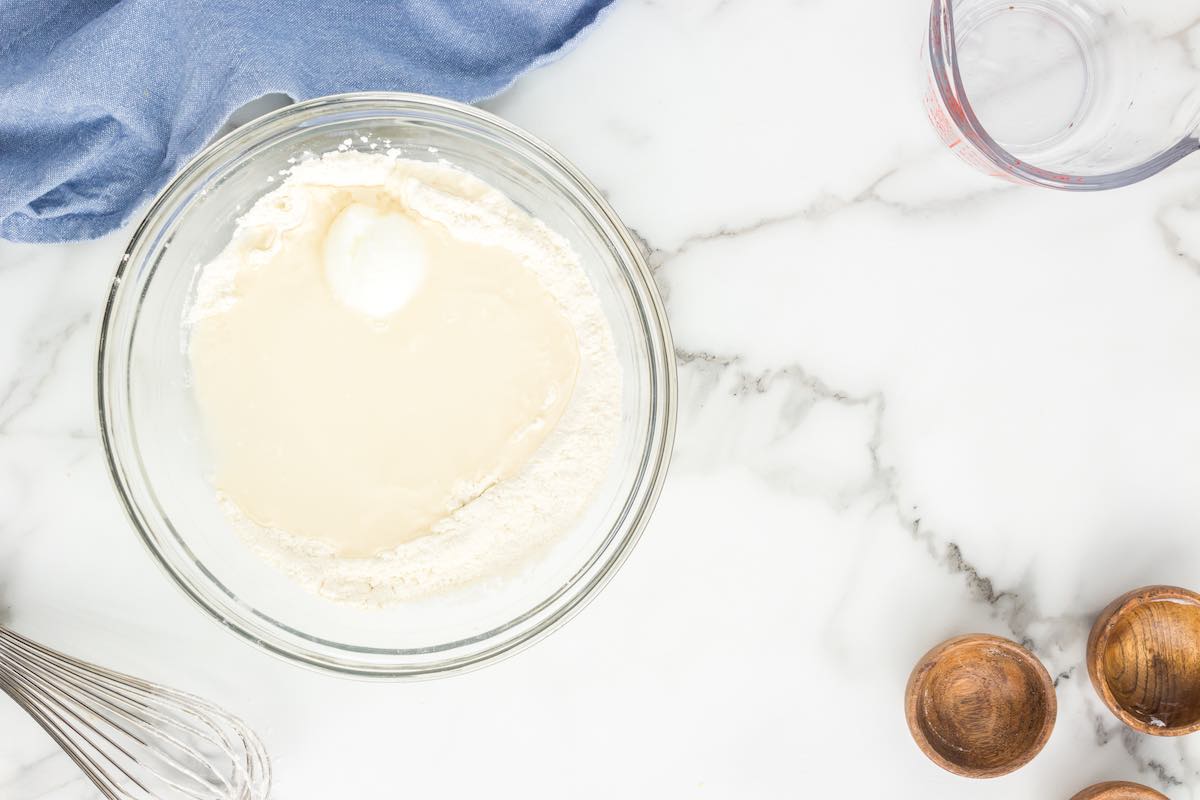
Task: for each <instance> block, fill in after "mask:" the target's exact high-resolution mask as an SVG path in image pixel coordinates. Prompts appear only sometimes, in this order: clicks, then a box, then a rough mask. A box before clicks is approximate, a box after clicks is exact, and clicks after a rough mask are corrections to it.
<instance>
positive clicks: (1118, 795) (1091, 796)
mask: <svg viewBox="0 0 1200 800" xmlns="http://www.w3.org/2000/svg"><path fill="white" fill-rule="evenodd" d="M1130 798H1133V800H1168V798H1167V796H1166V795H1165V794H1163V793H1162V792H1159V791H1156V790H1154V789H1151V788H1150V787H1149V786H1143V785H1142V784H1140V783H1132V782H1131V781H1105V782H1104V783H1097V784H1094V785H1092V786H1089V787H1087V788H1086V789H1084V790H1083V791H1081V792H1079V793H1078V794H1076V795H1075V796H1074V797H1072V798H1071V800H1130Z"/></svg>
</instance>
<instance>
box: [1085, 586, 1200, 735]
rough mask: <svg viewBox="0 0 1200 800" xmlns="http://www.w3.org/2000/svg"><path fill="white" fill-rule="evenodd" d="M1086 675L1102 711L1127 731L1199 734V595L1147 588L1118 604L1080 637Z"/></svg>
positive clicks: (1105, 612)
mask: <svg viewBox="0 0 1200 800" xmlns="http://www.w3.org/2000/svg"><path fill="white" fill-rule="evenodd" d="M1087 661H1088V674H1089V675H1090V676H1091V678H1092V685H1093V686H1095V687H1096V691H1097V692H1099V694H1100V697H1101V699H1103V700H1104V704H1105V705H1107V706H1108V707H1109V709H1110V710H1111V711H1112V712H1113V713H1114V714H1116V715H1117V718H1118V719H1120V720H1121V721H1122V722H1124V723H1125V724H1126V725H1128V726H1129V727H1131V728H1133V729H1134V730H1137V731H1140V732H1142V733H1149V734H1153V735H1155V736H1181V735H1183V734H1185V733H1194V732H1195V731H1198V730H1200V595H1198V594H1196V593H1195V592H1190V591H1188V590H1187V589H1180V588H1177V587H1174V586H1148V587H1146V588H1144V589H1137V590H1136V591H1132V592H1130V593H1129V594H1126V595H1123V596H1121V597H1118V598H1117V599H1116V600H1114V601H1113V602H1112V604H1111V605H1109V607H1108V608H1106V609H1104V611H1103V612H1102V613H1101V614H1100V618H1099V619H1097V620H1096V624H1095V625H1094V626H1093V627H1092V633H1091V636H1089V637H1088V655H1087Z"/></svg>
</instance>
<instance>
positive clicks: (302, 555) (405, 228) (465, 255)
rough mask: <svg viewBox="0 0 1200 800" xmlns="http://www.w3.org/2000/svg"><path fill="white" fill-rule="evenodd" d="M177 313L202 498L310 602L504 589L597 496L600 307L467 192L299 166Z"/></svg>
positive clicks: (408, 178) (384, 174)
mask: <svg viewBox="0 0 1200 800" xmlns="http://www.w3.org/2000/svg"><path fill="white" fill-rule="evenodd" d="M197 294H198V298H197V303H196V306H195V310H194V312H193V315H192V320H191V326H190V355H191V363H192V371H193V378H194V384H195V394H196V398H197V402H198V405H199V408H200V411H201V415H202V417H203V420H204V424H205V432H206V435H207V437H208V440H209V444H210V447H211V451H212V454H213V461H214V476H213V481H214V483H215V486H216V489H217V490H218V492H219V493H220V494H221V495H222V497H223V498H224V500H225V501H226V506H227V510H228V511H229V512H230V514H231V516H233V517H234V518H235V521H236V522H238V523H239V528H240V529H241V530H242V532H243V534H244V535H245V536H246V537H247V538H248V540H249V541H250V542H251V544H252V545H253V546H255V549H256V550H258V551H259V552H260V554H263V555H265V556H266V557H268V559H269V560H272V561H274V562H276V563H277V564H279V565H280V566H282V567H283V568H284V569H285V570H286V571H288V572H289V573H291V574H293V575H294V576H295V577H297V578H299V579H301V580H302V581H303V582H305V583H307V584H309V585H310V586H312V588H315V589H317V590H319V591H322V592H324V593H325V594H328V595H331V596H334V597H338V598H340V599H355V600H360V601H364V602H387V601H388V600H391V599H400V598H403V597H406V596H411V595H413V594H419V593H421V592H423V591H425V590H431V589H435V588H444V587H445V586H447V585H452V584H455V583H461V582H463V581H466V580H470V579H472V578H474V577H478V576H479V575H481V574H485V573H487V572H490V571H493V570H496V569H500V568H503V567H504V566H507V565H508V564H510V563H511V562H512V561H513V560H514V559H516V558H518V557H519V556H520V555H521V554H522V553H526V552H531V551H532V550H533V549H535V548H536V547H537V546H539V545H540V544H543V543H544V542H545V541H547V540H548V539H549V538H550V537H552V536H554V535H557V534H558V533H561V532H562V530H563V529H564V528H566V527H568V526H569V525H570V523H571V522H572V520H573V519H574V517H575V516H577V515H578V513H579V511H580V510H581V509H582V508H583V506H584V505H585V504H586V501H587V499H588V497H590V495H591V493H592V492H593V491H594V489H595V488H596V486H597V485H598V484H599V482H601V481H602V479H603V476H604V472H605V469H606V467H607V462H608V461H609V460H610V458H611V452H612V448H613V445H614V441H615V435H616V427H617V423H618V419H619V394H620V376H619V368H618V366H617V364H616V359H615V353H614V351H613V345H612V339H611V333H610V331H609V330H608V326H607V321H606V320H604V318H603V313H602V312H601V310H600V308H599V303H598V300H597V298H596V296H595V294H594V292H593V291H592V290H591V287H590V285H589V284H588V283H587V279H586V276H585V275H584V274H583V272H582V269H581V268H580V266H579V264H578V258H577V257H575V256H574V254H573V253H572V252H571V251H570V249H569V247H568V246H567V245H566V243H565V241H563V240H562V239H560V238H559V237H557V236H555V235H553V234H552V233H551V232H549V231H548V230H546V229H545V227H544V226H542V225H541V224H540V223H538V222H537V221H536V220H533V219H531V218H529V217H528V216H527V215H524V214H523V213H522V212H520V211H519V210H518V209H516V208H515V207H514V206H512V204H511V203H510V202H509V201H508V200H507V198H504V197H503V196H502V195H500V194H499V193H497V192H495V191H494V190H492V189H490V187H487V186H486V184H483V183H482V182H481V181H478V180H477V179H475V178H473V177H471V176H469V175H467V174H466V173H463V172H461V171H458V170H455V169H453V168H451V167H448V166H445V165H433V164H428V163H422V162H415V161H406V160H403V159H399V158H395V157H392V156H382V155H364V154H360V153H353V152H350V153H338V154H331V155H327V156H325V157H324V158H322V159H316V160H313V161H310V162H306V163H304V164H301V165H300V166H299V167H297V168H296V169H295V170H294V171H293V174H292V175H291V177H289V178H288V180H287V181H285V182H284V184H283V186H282V187H281V188H280V189H278V190H276V191H275V192H272V193H271V194H269V195H267V196H266V197H264V198H262V200H260V201H259V202H258V203H257V204H256V205H255V207H254V208H253V209H252V210H251V211H250V212H249V213H248V214H247V215H246V217H245V218H244V219H243V220H242V221H241V223H240V225H239V228H238V231H237V233H236V234H235V236H234V239H233V241H232V242H231V244H230V245H229V247H228V248H227V249H226V250H225V251H224V252H223V253H222V254H221V256H220V257H219V258H218V259H217V260H216V261H215V262H213V263H212V264H210V265H208V266H207V267H206V268H205V269H204V270H203V272H202V274H201V279H200V283H199V286H198V292H197ZM577 383H578V385H577ZM572 462H575V463H572ZM547 468H548V469H549V470H550V472H551V474H549V475H547V474H545V470H546V469H547ZM539 483H540V484H544V485H543V486H542V487H541V488H539V487H538V484H539ZM481 495H482V497H481ZM484 501H488V502H484ZM497 503H499V504H500V505H496V504H497ZM480 504H482V506H483V508H482V509H472V506H477V505H480ZM481 512H483V513H485V514H486V516H484V517H478V516H477V515H478V514H480V513H481ZM364 579H365V583H364ZM360 595H362V596H360Z"/></svg>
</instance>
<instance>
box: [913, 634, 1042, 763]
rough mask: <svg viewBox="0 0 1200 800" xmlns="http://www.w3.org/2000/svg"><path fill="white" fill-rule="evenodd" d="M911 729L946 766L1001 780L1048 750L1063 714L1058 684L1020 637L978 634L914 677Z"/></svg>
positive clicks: (936, 654)
mask: <svg viewBox="0 0 1200 800" xmlns="http://www.w3.org/2000/svg"><path fill="white" fill-rule="evenodd" d="M905 712H906V715H907V717H908V729H909V730H910V731H912V735H913V739H915V740H916V742H917V744H918V745H919V746H920V748H921V750H922V751H923V752H924V753H925V755H927V756H928V757H929V758H930V760H932V761H933V763H935V764H937V765H938V766H939V767H941V768H942V769H945V770H948V771H950V772H953V773H954V774H955V775H962V776H965V777H968V778H995V777H999V776H1000V775H1007V774H1008V773H1010V772H1012V771H1014V770H1016V769H1020V768H1021V767H1023V766H1025V765H1026V764H1028V763H1029V762H1030V761H1031V760H1033V757H1034V756H1036V755H1037V754H1038V753H1039V752H1041V750H1042V748H1043V747H1045V745H1046V741H1047V740H1048V739H1049V738H1050V732H1051V731H1053V730H1054V721H1055V718H1056V717H1057V715H1058V698H1057V697H1055V694H1054V683H1053V682H1052V681H1051V680H1050V675H1049V673H1047V672H1046V668H1045V667H1043V666H1042V663H1041V662H1040V661H1038V660H1037V659H1036V658H1035V657H1034V656H1033V654H1032V653H1030V652H1029V651H1028V650H1026V649H1025V648H1024V647H1021V646H1020V645H1019V644H1017V643H1016V642H1010V641H1009V640H1008V639H1001V638H999V637H997V636H986V635H983V634H975V635H971V636H960V637H958V638H955V639H950V640H949V641H946V642H943V643H942V644H940V645H938V646H937V647H935V648H933V649H932V650H930V651H929V652H928V653H926V654H925V657H924V658H922V659H921V660H920V661H919V662H918V663H917V666H916V668H915V669H913V672H912V676H911V677H910V678H909V679H908V691H907V693H906V696H905Z"/></svg>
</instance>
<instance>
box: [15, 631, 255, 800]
mask: <svg viewBox="0 0 1200 800" xmlns="http://www.w3.org/2000/svg"><path fill="white" fill-rule="evenodd" d="M0 689H3V690H4V691H5V692H6V693H7V694H8V695H9V696H10V697H12V698H13V699H14V700H16V701H17V703H19V704H20V705H21V706H22V707H23V708H24V709H25V710H26V711H28V712H29V714H30V716H32V717H33V718H34V719H35V720H37V722H38V723H39V724H40V725H41V726H42V727H43V728H44V729H45V730H46V732H47V733H49V734H50V736H52V737H53V738H54V740H55V741H57V742H58V743H59V745H61V746H62V748H63V750H65V751H66V753H67V755H69V756H70V757H71V759H72V760H73V761H74V762H75V763H76V764H78V765H79V768H80V769H82V770H83V771H84V773H85V774H86V775H87V776H88V777H89V778H91V780H92V782H93V783H95V784H96V786H97V787H98V788H99V789H100V792H101V794H102V795H103V796H104V797H105V798H107V800H183V798H187V799H188V800H263V799H264V798H266V797H267V794H268V792H269V790H270V783H271V775H270V766H269V764H268V761H267V757H266V753H265V752H264V750H263V747H262V745H261V744H260V743H259V741H258V738H257V737H256V736H255V735H254V733H253V732H252V731H250V730H249V729H248V728H247V727H246V726H245V725H244V724H243V723H242V722H241V721H240V720H238V719H236V718H234V717H232V716H230V715H229V714H227V713H225V712H224V711H222V710H221V709H219V708H217V707H215V706H213V705H211V704H210V703H207V702H205V701H204V700H201V699H200V698H198V697H194V696H192V695H189V694H185V693H183V692H177V691H175V690H174V689H168V688H167V687H165V686H158V685H156V684H153V683H148V682H146V681H143V680H139V679H137V678H131V677H129V676H128V675H122V674H120V673H117V672H112V671H110V670H107V669H103V668H101V667H97V666H94V665H92V664H88V663H86V662H83V661H80V660H78V659H75V658H71V657H70V656H66V655H63V654H62V653H59V652H56V651H54V650H51V649H50V648H48V647H43V646H42V645H39V644H37V643H35V642H32V641H30V640H29V639H26V638H25V637H23V636H20V635H18V634H16V633H13V632H12V631H10V630H8V629H7V628H5V627H4V626H2V625H0Z"/></svg>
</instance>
